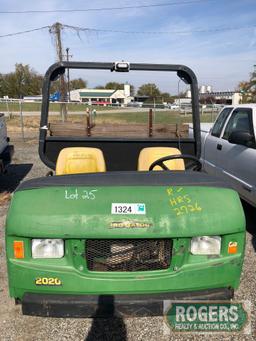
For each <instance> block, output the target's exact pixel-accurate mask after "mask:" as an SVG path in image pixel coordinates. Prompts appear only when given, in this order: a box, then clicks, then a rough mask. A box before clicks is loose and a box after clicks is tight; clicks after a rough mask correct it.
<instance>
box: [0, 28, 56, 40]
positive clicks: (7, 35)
mask: <svg viewBox="0 0 256 341" xmlns="http://www.w3.org/2000/svg"><path fill="white" fill-rule="evenodd" d="M46 28H50V26H42V27H38V28H33V29H31V30H26V31H20V32H15V33H7V34H3V35H0V38H4V37H12V36H17V35H20V34H26V33H30V32H35V31H40V30H44V29H46Z"/></svg>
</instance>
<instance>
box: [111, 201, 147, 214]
mask: <svg viewBox="0 0 256 341" xmlns="http://www.w3.org/2000/svg"><path fill="white" fill-rule="evenodd" d="M111 214H146V205H145V204H141V203H135V204H134V203H133V204H128V203H112V207H111Z"/></svg>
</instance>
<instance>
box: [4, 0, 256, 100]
mask: <svg viewBox="0 0 256 341" xmlns="http://www.w3.org/2000/svg"><path fill="white" fill-rule="evenodd" d="M184 2H187V3H184ZM171 3H172V5H169V6H154V7H145V8H129V9H124V10H111V11H106V10H105V11H104V10H102V11H99V10H98V11H90V12H82V11H78V12H65V13H63V12H62V13H61V12H59V13H56V12H55V13H22V14H7V13H0V22H1V25H0V36H2V35H5V34H9V33H15V32H19V31H25V30H30V29H34V28H39V27H42V26H48V25H49V26H51V25H53V24H54V23H55V22H60V23H62V24H65V25H70V26H78V27H83V28H90V29H100V30H101V29H102V30H113V31H115V30H118V31H128V32H144V34H140V33H131V34H125V33H117V32H94V31H85V32H80V33H79V34H77V32H76V31H75V30H72V29H64V30H63V31H62V41H63V48H64V49H65V48H66V47H69V48H70V54H71V55H72V58H71V60H75V61H102V62H103V61H104V62H114V61H119V60H125V61H129V62H138V63H139V62H142V63H143V62H145V63H169V64H185V65H187V66H189V67H191V68H192V69H193V70H194V72H195V73H196V75H197V78H198V83H199V85H203V84H204V85H211V86H212V87H213V90H215V91H223V90H234V89H235V88H236V87H237V85H238V83H239V82H240V81H242V80H247V79H248V78H249V74H250V72H252V71H253V65H254V64H256V0H202V1H200V0H171V1H169V0H138V1H131V0H129V1H128V0H115V1H113V0H108V1H104V0H94V1H86V0H83V1H81V0H73V1H67V0H62V1H60V0H52V1H51V0H44V1H42V0H37V1H35V0H34V1H31V0H23V1H19V0H0V11H25V10H63V9H90V8H106V7H124V6H139V5H150V4H155V5H157V4H158V5H160V4H171ZM223 28H236V29H234V30H224V29H223ZM198 31H200V32H198ZM145 32H158V33H157V34H149V33H148V34H147V33H145ZM159 32H165V33H162V34H161V33H159ZM0 42H1V49H0V73H8V72H11V71H13V70H14V68H15V63H23V64H29V65H30V66H31V67H32V68H33V69H35V70H36V71H37V72H39V73H42V74H44V73H45V71H46V70H47V68H48V67H49V66H50V65H51V64H52V63H54V62H55V61H56V54H55V46H54V40H53V37H52V36H51V35H50V33H49V30H48V29H44V30H39V31H35V32H31V33H27V34H22V35H16V36H11V37H2V38H0ZM80 76H81V77H83V78H85V79H87V80H88V85H89V86H90V87H93V86H96V85H100V84H105V83H106V82H107V81H110V80H116V81H128V82H131V83H132V84H134V85H135V86H136V87H138V86H139V85H141V84H143V83H146V82H155V83H157V85H158V86H159V88H160V89H161V90H162V91H167V92H170V93H172V94H175V93H177V79H176V78H170V77H169V75H168V74H167V75H166V74H152V73H149V74H148V75H146V73H143V74H142V73H140V74H136V75H127V74H125V75H121V74H118V75H117V74H114V75H113V74H110V73H107V72H84V73H81V72H77V71H76V72H75V71H72V72H71V78H75V77H80ZM182 86H183V85H180V87H181V90H182ZM184 89H185V85H184Z"/></svg>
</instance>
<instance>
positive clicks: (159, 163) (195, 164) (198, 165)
mask: <svg viewBox="0 0 256 341" xmlns="http://www.w3.org/2000/svg"><path fill="white" fill-rule="evenodd" d="M177 159H183V160H191V161H192V162H191V163H190V164H189V165H188V167H187V169H192V170H194V171H197V172H199V171H200V170H201V169H202V164H201V162H200V161H199V159H198V158H196V157H195V156H192V155H186V154H179V155H169V156H164V157H161V158H160V159H158V160H156V161H154V162H153V163H152V164H151V165H150V167H149V170H150V171H152V170H153V169H154V168H155V166H159V167H161V168H162V169H163V170H169V171H171V169H169V168H168V167H167V166H166V165H165V164H164V162H165V161H170V160H177Z"/></svg>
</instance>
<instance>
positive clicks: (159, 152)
mask: <svg viewBox="0 0 256 341" xmlns="http://www.w3.org/2000/svg"><path fill="white" fill-rule="evenodd" d="M180 154H181V152H180V150H179V149H177V148H170V147H149V148H144V149H142V150H141V152H140V155H139V160H138V171H147V170H149V167H150V165H151V164H152V163H153V162H154V161H156V160H158V159H160V158H162V157H164V156H169V155H180ZM164 164H165V165H166V166H167V167H168V168H169V169H171V170H185V165H184V161H183V160H182V159H177V160H170V161H165V162H164ZM153 170H163V169H162V168H161V167H160V166H156V167H155V168H154V169H153Z"/></svg>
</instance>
